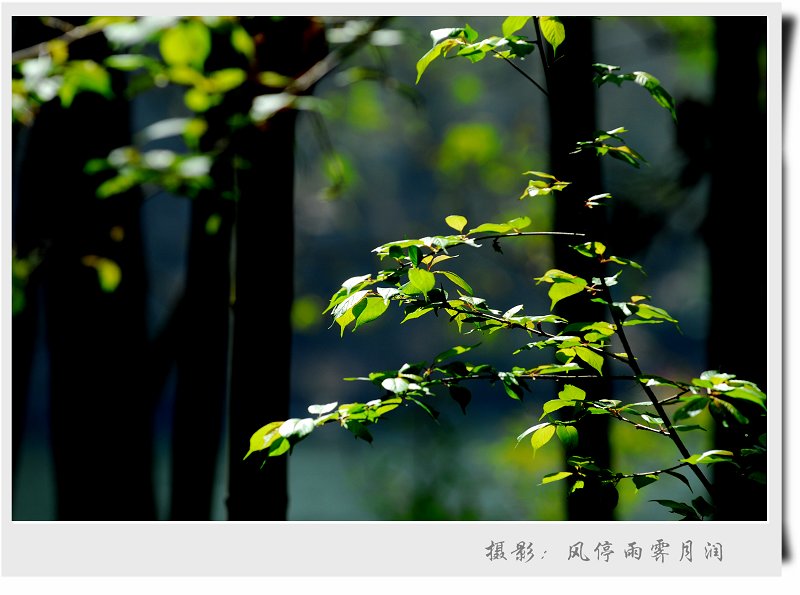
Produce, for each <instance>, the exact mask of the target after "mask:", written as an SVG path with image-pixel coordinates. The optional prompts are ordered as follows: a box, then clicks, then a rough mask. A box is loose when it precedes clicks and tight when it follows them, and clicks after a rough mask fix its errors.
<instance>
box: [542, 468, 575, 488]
mask: <svg viewBox="0 0 800 595" xmlns="http://www.w3.org/2000/svg"><path fill="white" fill-rule="evenodd" d="M570 475H572V472H571V471H558V472H557V473H548V474H547V475H545V476H544V477H543V478H542V483H540V484H539V485H544V484H546V483H553V482H554V481H560V480H562V479H566V478H567V477H569V476H570Z"/></svg>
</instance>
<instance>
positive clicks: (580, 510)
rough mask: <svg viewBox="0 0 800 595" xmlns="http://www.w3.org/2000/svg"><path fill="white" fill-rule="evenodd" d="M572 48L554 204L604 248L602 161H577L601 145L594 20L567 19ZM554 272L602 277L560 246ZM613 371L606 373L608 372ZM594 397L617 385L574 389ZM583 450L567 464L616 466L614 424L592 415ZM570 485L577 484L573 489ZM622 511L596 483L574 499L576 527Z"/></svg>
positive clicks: (556, 91)
mask: <svg viewBox="0 0 800 595" xmlns="http://www.w3.org/2000/svg"><path fill="white" fill-rule="evenodd" d="M563 21H564V26H565V29H566V40H565V41H564V43H563V44H561V45H560V46H559V47H558V58H559V59H558V60H557V61H555V60H553V56H552V51H551V50H550V48H549V46H548V54H549V59H550V64H551V67H550V69H549V76H548V79H549V80H548V91H549V95H550V97H549V109H550V159H551V162H550V164H551V165H550V173H552V174H553V175H554V176H556V177H557V178H558V179H560V180H564V181H567V182H571V184H570V186H568V187H567V189H565V190H564V191H562V192H560V193H559V194H558V195H557V196H555V198H554V201H555V229H556V230H559V231H574V232H583V233H586V234H587V235H588V236H589V238H590V239H592V240H597V241H603V237H602V236H603V235H605V234H604V222H605V219H604V217H605V215H604V213H603V209H592V210H590V209H587V208H586V207H585V206H584V201H585V200H586V199H587V198H588V197H590V196H592V195H594V194H599V193H601V192H603V190H602V179H601V170H600V160H599V159H598V158H597V157H596V156H595V155H593V154H592V153H591V152H589V151H583V152H581V153H578V154H576V155H570V154H569V153H570V152H571V151H574V150H575V145H576V143H577V142H578V141H585V140H590V139H592V138H594V133H595V132H596V130H597V124H596V115H595V112H596V105H595V86H594V83H593V82H592V79H593V76H594V70H593V69H592V63H593V62H594V55H593V39H594V36H593V31H592V27H593V26H592V20H591V19H590V18H587V17H570V18H563ZM554 260H555V266H556V268H558V269H561V270H564V271H566V272H568V273H571V274H573V275H578V276H579V277H583V278H585V279H587V280H590V279H591V278H592V277H597V276H600V275H601V274H602V270H600V269H598V267H597V264H596V263H595V262H594V260H591V259H588V258H586V257H585V256H581V255H580V254H579V253H578V252H576V251H575V250H573V249H571V248H570V247H569V242H562V241H556V242H555V258H554ZM556 313H557V314H559V315H560V316H563V317H564V318H566V319H567V320H570V321H573V322H579V321H596V320H603V319H604V318H605V316H606V312H605V307H604V306H603V305H602V304H595V303H586V302H585V301H584V302H581V301H580V298H574V299H571V298H568V299H565V300H563V301H561V302H559V303H558V304H557V305H556ZM604 371H606V369H604ZM571 384H574V385H575V386H579V387H581V388H582V389H584V390H585V391H586V393H587V394H588V395H591V396H597V397H598V398H602V397H603V395H606V394H608V393H609V392H610V382H609V381H607V380H605V379H602V380H596V381H591V382H579V381H575V382H572V383H571ZM577 427H578V432H579V442H578V445H577V446H576V447H575V449H574V450H572V451H570V452H567V453H566V455H567V457H569V456H572V455H580V456H585V457H591V458H592V459H594V461H595V463H596V464H597V465H599V466H600V467H604V468H607V467H608V466H609V464H610V447H609V443H608V420H607V419H606V417H605V416H601V415H592V416H588V417H587V418H586V419H585V420H583V421H581V422H580V424H579V425H578V426H577ZM570 485H571V484H570ZM616 504H617V492H616V489H615V488H613V487H611V486H604V485H599V484H597V485H595V484H592V483H590V482H587V483H586V486H585V487H584V488H582V489H580V490H577V491H576V492H574V493H573V494H571V495H570V496H569V497H568V499H567V514H568V518H569V520H573V521H577V520H594V521H603V520H611V519H612V518H613V511H614V507H615V506H616Z"/></svg>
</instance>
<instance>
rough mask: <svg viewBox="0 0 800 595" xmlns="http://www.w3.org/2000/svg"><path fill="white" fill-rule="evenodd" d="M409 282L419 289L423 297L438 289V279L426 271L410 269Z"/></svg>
mask: <svg viewBox="0 0 800 595" xmlns="http://www.w3.org/2000/svg"><path fill="white" fill-rule="evenodd" d="M408 280H409V282H410V283H411V284H412V285H413V286H414V287H416V288H417V289H419V290H420V291H421V292H422V293H423V295H427V293H428V292H429V291H430V290H431V289H433V288H434V287H436V277H434V276H433V273H431V272H429V271H426V270H425V269H410V270H409V271H408Z"/></svg>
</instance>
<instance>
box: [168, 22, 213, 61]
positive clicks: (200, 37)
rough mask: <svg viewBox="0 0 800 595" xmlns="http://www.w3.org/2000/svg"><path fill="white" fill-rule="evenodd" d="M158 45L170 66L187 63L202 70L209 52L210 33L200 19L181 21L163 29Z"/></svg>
mask: <svg viewBox="0 0 800 595" xmlns="http://www.w3.org/2000/svg"><path fill="white" fill-rule="evenodd" d="M158 47H159V50H160V51H161V56H162V58H164V61H165V62H166V63H167V64H169V65H170V66H186V65H188V66H192V67H194V68H196V69H197V70H202V69H203V65H204V64H205V61H206V58H207V57H208V55H209V53H210V52H211V33H210V32H209V30H208V27H207V26H206V25H205V24H203V23H202V22H201V21H197V20H189V21H181V22H179V23H177V24H176V25H175V26H174V27H171V28H169V29H167V30H166V31H164V33H163V34H162V36H161V40H160V42H159V46H158Z"/></svg>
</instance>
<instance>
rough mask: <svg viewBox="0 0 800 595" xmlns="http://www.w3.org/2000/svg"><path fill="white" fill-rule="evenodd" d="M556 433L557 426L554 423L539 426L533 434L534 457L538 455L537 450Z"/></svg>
mask: <svg viewBox="0 0 800 595" xmlns="http://www.w3.org/2000/svg"><path fill="white" fill-rule="evenodd" d="M555 433H556V427H555V426H554V425H552V424H545V426H544V427H541V428H539V429H538V430H536V431H535V432H534V433H533V434H532V435H531V446H532V447H533V456H534V457H535V456H536V451H537V450H539V449H540V448H542V447H543V446H544V445H545V444H547V443H548V442H550V439H551V438H552V437H553V435H554V434H555Z"/></svg>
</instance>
